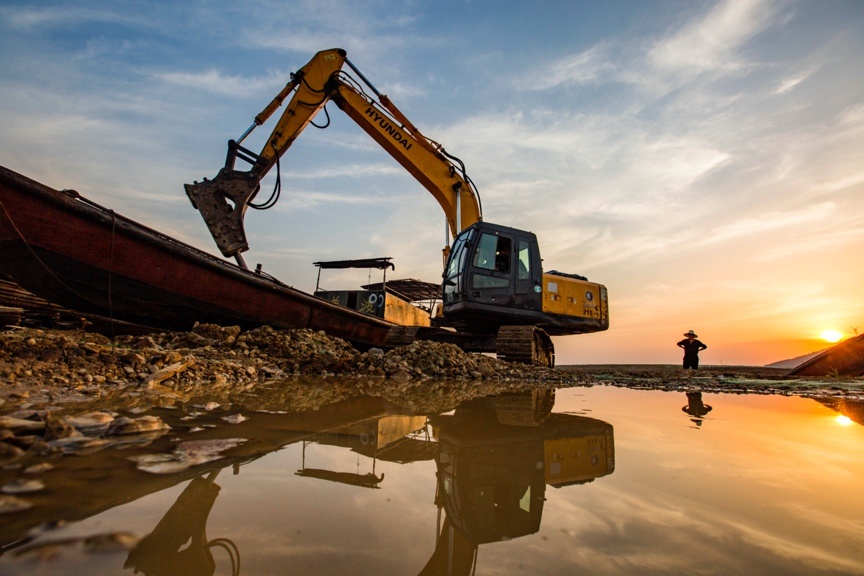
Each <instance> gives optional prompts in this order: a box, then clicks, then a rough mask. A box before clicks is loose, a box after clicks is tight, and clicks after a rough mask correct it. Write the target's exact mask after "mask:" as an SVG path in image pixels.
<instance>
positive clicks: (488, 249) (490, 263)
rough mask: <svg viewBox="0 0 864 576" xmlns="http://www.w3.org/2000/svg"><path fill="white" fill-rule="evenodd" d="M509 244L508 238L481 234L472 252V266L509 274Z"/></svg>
mask: <svg viewBox="0 0 864 576" xmlns="http://www.w3.org/2000/svg"><path fill="white" fill-rule="evenodd" d="M511 246H512V244H511V242H510V238H504V237H501V236H495V235H494V234H483V235H482V236H480V242H478V243H477V249H476V251H475V252H474V262H473V264H474V266H475V267H477V268H482V269H484V270H494V271H496V272H501V273H503V274H509V273H510V254H511V251H512V250H511Z"/></svg>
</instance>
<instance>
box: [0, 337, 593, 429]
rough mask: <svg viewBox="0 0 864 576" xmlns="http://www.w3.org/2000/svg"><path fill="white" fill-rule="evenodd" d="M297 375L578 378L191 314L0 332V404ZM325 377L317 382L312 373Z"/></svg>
mask: <svg viewBox="0 0 864 576" xmlns="http://www.w3.org/2000/svg"><path fill="white" fill-rule="evenodd" d="M303 377H308V378H315V379H316V380H318V384H319V385H318V386H309V385H308V384H305V385H303V387H304V389H305V391H306V392H305V393H306V394H307V396H309V395H311V397H313V398H312V400H313V403H315V402H317V401H318V400H325V399H326V400H333V398H334V397H335V399H339V398H341V397H345V396H346V395H352V394H353V395H356V394H357V393H367V394H368V393H373V392H374V388H375V387H376V386H380V385H381V383H382V382H386V383H387V385H388V386H387V387H389V388H390V389H391V391H394V393H396V394H398V393H401V392H404V391H405V390H406V389H408V388H412V387H414V386H418V385H419V384H420V383H424V385H423V391H425V392H428V391H429V389H430V388H432V387H433V385H432V384H425V383H427V382H428V381H430V380H435V381H436V382H437V381H438V380H443V381H453V382H452V385H453V386H455V387H464V386H465V382H466V381H477V382H479V381H490V382H497V383H501V382H512V381H529V382H538V383H546V384H549V385H553V384H558V385H560V384H567V385H573V384H578V383H579V382H580V379H579V377H578V376H576V375H574V374H572V373H566V372H561V371H555V370H552V369H546V368H538V367H532V366H525V365H515V364H508V363H505V362H501V361H498V360H496V359H495V358H492V357H489V356H484V355H478V354H468V353H465V352H463V351H462V350H460V349H459V348H458V347H456V346H454V345H452V344H441V343H435V342H414V343H412V344H410V345H408V346H403V347H399V348H395V349H393V350H389V351H387V352H384V351H383V350H381V349H378V348H372V349H370V350H367V351H365V352H360V351H358V350H356V349H355V348H353V347H352V346H351V345H350V344H349V343H347V342H345V341H344V340H341V339H339V338H333V337H330V336H327V335H326V334H324V333H323V332H315V331H311V330H303V329H300V330H275V329H273V328H270V327H266V326H265V327H261V328H256V329H254V330H250V331H247V332H242V333H241V331H240V329H239V328H237V327H236V326H235V327H222V326H216V325H212V324H200V325H198V326H196V327H195V328H194V329H193V330H192V331H190V332H182V333H154V334H150V335H147V336H117V337H115V338H114V339H109V338H107V337H105V336H103V335H101V334H97V333H91V332H85V331H80V330H66V331H64V330H37V329H30V328H24V329H14V330H11V331H7V332H3V333H0V382H3V383H4V384H3V386H2V387H0V413H2V412H9V411H11V410H13V409H14V407H17V406H19V405H21V404H28V405H38V404H50V403H54V404H56V403H58V402H60V403H63V402H75V401H79V402H80V401H93V400H97V399H109V398H117V397H123V398H126V399H127V400H129V401H130V402H132V401H133V400H136V399H137V400H140V402H139V403H146V404H149V405H157V406H166V405H172V404H174V403H177V402H186V401H188V400H189V399H190V398H192V397H195V396H198V395H202V394H208V395H213V394H218V393H220V392H221V393H223V394H225V395H228V394H236V393H239V392H244V391H249V390H253V389H257V388H258V387H260V386H262V385H263V384H265V383H268V382H274V381H281V380H284V379H292V378H293V379H296V378H303ZM330 378H333V379H334V381H332V382H331V383H329V384H328V385H327V386H320V379H330ZM477 382H473V383H472V386H473V385H476V384H477ZM441 385H442V384H440V383H437V384H435V385H434V386H441ZM278 386H285V384H284V383H281V382H280V384H279V385H278ZM445 387H446V385H445ZM4 404H7V405H6V406H5V407H4Z"/></svg>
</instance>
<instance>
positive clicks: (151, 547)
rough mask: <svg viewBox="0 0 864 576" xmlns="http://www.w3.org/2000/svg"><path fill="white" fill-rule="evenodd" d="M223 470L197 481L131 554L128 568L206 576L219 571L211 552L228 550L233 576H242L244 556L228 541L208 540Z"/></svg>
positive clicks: (165, 575)
mask: <svg viewBox="0 0 864 576" xmlns="http://www.w3.org/2000/svg"><path fill="white" fill-rule="evenodd" d="M219 472H220V470H216V471H214V472H212V473H210V474H209V475H207V476H206V477H205V476H200V477H198V478H193V479H192V481H191V482H190V483H189V484H188V485H187V486H186V489H185V490H183V492H182V493H181V494H180V496H179V497H178V498H177V501H176V502H175V503H174V505H173V506H171V508H169V509H168V512H166V513H165V516H164V517H163V518H162V520H160V521H159V524H157V525H156V527H155V528H154V529H153V531H152V532H150V534H148V535H147V536H145V537H144V538H142V539H141V541H140V542H138V544H137V545H136V546H135V548H134V549H133V550H132V551H131V552H130V553H129V557H128V558H127V560H126V563H125V564H124V565H123V567H124V568H132V569H133V570H134V571H135V573H136V574H137V573H138V572H141V573H143V574H145V576H175V575H176V576H187V575H188V576H193V575H194V576H204V575H210V576H212V574H213V573H214V572H215V571H216V562H215V561H214V559H213V554H212V552H211V548H214V547H217V546H218V547H221V548H224V549H225V550H226V551H227V552H228V554H229V556H230V559H231V567H232V574H239V571H240V553H239V551H238V550H237V546H236V545H235V544H234V542H232V541H231V540H229V539H227V538H216V539H214V540H209V541H208V540H207V533H206V527H207V518H208V517H209V516H210V510H212V509H213V503H214V502H215V501H216V497H217V496H218V495H219V490H220V487H219V486H218V485H217V484H216V483H215V480H216V476H218V474H219Z"/></svg>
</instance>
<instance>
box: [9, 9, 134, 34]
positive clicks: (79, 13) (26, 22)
mask: <svg viewBox="0 0 864 576" xmlns="http://www.w3.org/2000/svg"><path fill="white" fill-rule="evenodd" d="M0 15H2V16H3V19H4V20H5V21H6V22H7V24H8V25H10V26H12V27H13V28H18V29H24V30H29V29H33V28H56V27H64V26H72V25H78V24H84V23H88V22H112V23H119V22H128V21H130V18H129V17H128V16H123V15H121V14H118V13H117V12H115V11H113V10H99V9H95V8H78V7H63V8H58V7H56V6H52V7H45V8H34V7H31V6H27V7H18V6H0Z"/></svg>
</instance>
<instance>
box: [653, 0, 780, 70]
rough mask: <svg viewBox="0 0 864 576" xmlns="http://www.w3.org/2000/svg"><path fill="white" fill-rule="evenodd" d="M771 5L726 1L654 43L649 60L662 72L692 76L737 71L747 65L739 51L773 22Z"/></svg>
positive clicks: (760, 0)
mask: <svg viewBox="0 0 864 576" xmlns="http://www.w3.org/2000/svg"><path fill="white" fill-rule="evenodd" d="M775 14H776V8H775V7H774V2H771V1H765V0H726V1H724V2H721V3H718V4H717V5H716V6H715V7H714V8H713V9H712V10H711V11H710V12H708V14H706V15H705V17H704V18H702V19H700V20H697V21H694V22H692V23H690V24H688V25H686V26H684V28H682V29H681V30H680V31H678V32H676V33H675V34H673V35H672V36H671V37H669V38H665V39H663V40H661V41H659V42H657V43H656V44H655V45H654V46H653V47H652V48H651V49H650V52H649V56H648V60H649V62H651V63H652V64H653V66H654V67H655V68H656V69H658V70H661V71H666V72H669V73H672V74H683V75H685V76H692V75H694V74H699V73H702V72H710V71H714V70H724V71H729V70H737V69H740V68H745V67H746V66H747V65H748V64H747V62H746V61H745V60H744V59H743V58H742V56H741V55H740V54H739V50H740V49H741V48H742V47H743V46H744V45H745V44H746V43H747V42H748V41H750V40H751V39H752V38H753V37H754V36H755V35H757V34H758V33H760V32H762V31H764V30H765V29H766V28H768V27H769V26H770V25H772V24H773V22H774V18H773V17H774V16H775Z"/></svg>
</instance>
